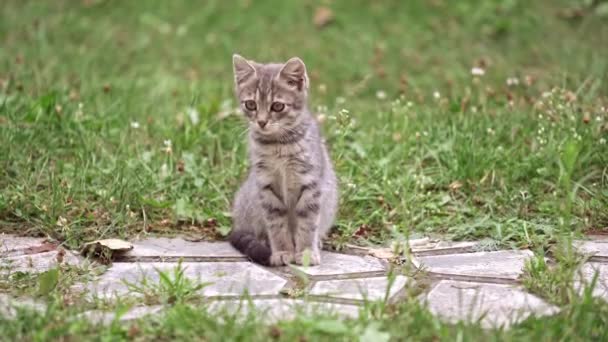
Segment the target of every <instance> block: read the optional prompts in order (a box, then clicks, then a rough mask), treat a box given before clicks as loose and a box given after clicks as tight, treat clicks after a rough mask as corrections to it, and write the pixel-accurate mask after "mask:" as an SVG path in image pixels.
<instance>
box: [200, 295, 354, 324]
mask: <svg viewBox="0 0 608 342" xmlns="http://www.w3.org/2000/svg"><path fill="white" fill-rule="evenodd" d="M252 309H253V310H255V311H256V312H258V313H261V314H264V315H266V319H267V321H268V322H276V321H281V320H290V319H294V318H295V317H296V316H297V315H299V314H304V315H312V314H315V313H318V314H325V315H337V316H341V317H344V318H356V317H358V316H359V307H358V306H357V305H351V304H337V303H327V302H315V301H304V300H300V299H287V298H277V299H253V300H249V301H248V300H227V301H215V302H212V303H210V304H209V310H210V311H211V312H217V313H224V314H228V315H235V314H241V315H243V316H245V315H246V314H247V313H248V312H250V311H251V310H252Z"/></svg>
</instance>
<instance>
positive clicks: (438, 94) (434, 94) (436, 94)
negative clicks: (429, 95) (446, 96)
mask: <svg viewBox="0 0 608 342" xmlns="http://www.w3.org/2000/svg"><path fill="white" fill-rule="evenodd" d="M433 97H434V98H435V99H439V98H440V97H441V94H440V93H439V92H438V91H437V90H435V92H434V93H433Z"/></svg>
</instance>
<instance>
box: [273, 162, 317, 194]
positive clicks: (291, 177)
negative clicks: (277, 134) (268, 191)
mask: <svg viewBox="0 0 608 342" xmlns="http://www.w3.org/2000/svg"><path fill="white" fill-rule="evenodd" d="M307 159H308V156H307V154H306V153H301V154H298V155H293V156H273V157H272V158H271V160H268V162H270V164H271V165H272V166H273V167H272V168H271V170H272V171H271V177H272V178H273V186H274V187H275V188H276V189H277V190H278V191H279V192H280V193H281V194H282V195H283V198H285V199H287V198H292V197H294V196H296V195H297V192H298V191H299V189H300V186H301V184H302V180H303V176H302V174H301V172H299V171H301V168H302V164H303V163H306V162H307Z"/></svg>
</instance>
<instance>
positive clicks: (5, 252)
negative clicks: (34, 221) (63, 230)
mask: <svg viewBox="0 0 608 342" xmlns="http://www.w3.org/2000/svg"><path fill="white" fill-rule="evenodd" d="M45 241H46V239H45V238H37V237H22V236H15V235H12V234H0V256H16V255H21V254H23V253H24V250H26V249H28V248H34V247H37V246H40V245H42V244H44V242H45Z"/></svg>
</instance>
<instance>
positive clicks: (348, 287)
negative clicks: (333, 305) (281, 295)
mask: <svg viewBox="0 0 608 342" xmlns="http://www.w3.org/2000/svg"><path fill="white" fill-rule="evenodd" d="M407 283H408V279H407V278H406V277H404V276H401V275H399V276H397V277H395V280H394V282H393V283H392V284H391V287H390V289H389V288H388V285H389V279H388V277H372V278H358V279H341V280H321V281H317V282H316V283H315V284H314V285H313V287H312V288H311V289H310V292H309V294H311V295H315V296H326V297H331V298H340V299H356V300H371V301H374V300H382V299H384V298H385V297H386V294H387V290H389V291H388V298H387V299H390V298H392V297H393V296H394V295H395V294H397V292H399V291H400V290H402V289H403V288H404V286H405V285H406V284H407Z"/></svg>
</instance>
